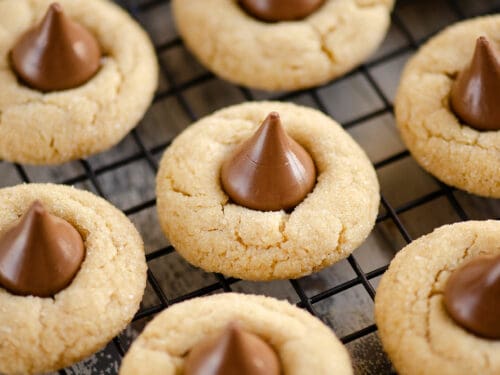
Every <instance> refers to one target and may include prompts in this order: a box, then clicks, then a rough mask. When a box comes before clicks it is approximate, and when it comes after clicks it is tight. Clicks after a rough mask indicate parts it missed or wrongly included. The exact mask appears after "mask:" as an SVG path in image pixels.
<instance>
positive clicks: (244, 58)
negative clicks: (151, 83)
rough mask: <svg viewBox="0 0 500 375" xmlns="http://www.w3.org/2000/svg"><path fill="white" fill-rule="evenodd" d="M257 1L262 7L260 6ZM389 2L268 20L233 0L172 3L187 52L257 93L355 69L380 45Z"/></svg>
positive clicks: (360, 0)
mask: <svg viewBox="0 0 500 375" xmlns="http://www.w3.org/2000/svg"><path fill="white" fill-rule="evenodd" d="M261 3H262V2H261ZM393 3H394V1H393V0H326V2H325V3H324V4H323V5H322V6H321V7H320V8H318V9H317V10H315V11H314V12H313V13H312V14H310V15H309V16H308V17H306V18H304V19H302V20H297V21H286V22H275V23H269V22H264V21H261V20H258V19H256V18H254V17H252V16H250V15H249V14H248V13H246V12H245V11H244V10H243V9H242V8H241V7H240V6H239V5H238V2H237V1H236V0H190V1H185V0H174V1H173V2H172V6H173V8H172V9H173V12H174V16H175V21H176V24H177V28H178V29H179V32H180V34H181V36H182V38H183V39H184V41H185V43H186V45H187V47H188V48H189V49H190V50H191V51H192V52H193V54H194V55H195V56H196V57H197V58H198V59H199V60H200V61H201V62H202V63H203V64H204V65H205V66H206V67H207V68H208V69H210V70H211V71H213V72H214V73H215V74H217V75H218V76H220V77H222V78H224V79H227V80H228V81H231V82H235V83H238V84H242V85H245V86H249V87H253V88H258V89H264V90H292V89H300V88H306V87H312V86H317V85H319V84H322V83H325V82H328V81H330V80H332V79H333V78H336V77H339V76H341V75H343V74H344V73H346V72H348V71H349V70H351V69H353V68H354V67H355V66H357V65H359V64H361V63H362V62H363V61H364V60H366V58H367V57H368V56H370V54H372V53H373V52H374V50H375V49H376V48H377V47H378V46H379V44H380V43H381V42H382V40H383V38H384V36H385V34H386V32H387V29H388V27H389V24H390V12H391V10H392V6H393Z"/></svg>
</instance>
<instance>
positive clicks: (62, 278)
mask: <svg viewBox="0 0 500 375" xmlns="http://www.w3.org/2000/svg"><path fill="white" fill-rule="evenodd" d="M84 257H85V246H84V243H83V239H82V237H81V235H80V233H78V231H77V230H76V229H75V228H74V227H73V226H72V225H71V224H70V223H68V222H67V221H66V220H63V219H61V218H59V217H57V216H55V215H52V214H50V213H48V212H47V211H46V210H45V208H44V206H43V205H42V203H40V202H39V201H35V202H34V203H33V204H32V205H31V206H30V208H29V209H28V211H27V212H26V213H25V214H24V215H23V216H22V217H21V219H20V220H19V222H18V223H16V224H15V225H14V226H13V227H12V228H10V229H9V230H7V231H6V232H5V233H3V235H2V236H0V286H3V287H4V288H6V289H7V290H8V291H10V292H11V293H13V294H17V295H34V296H38V297H50V296H53V295H54V294H56V293H58V292H59V291H61V290H63V289H64V288H65V287H67V286H68V285H69V284H70V283H71V281H72V280H73V278H74V276H75V275H76V273H77V272H78V270H79V269H80V265H81V264H82V262H83V259H84Z"/></svg>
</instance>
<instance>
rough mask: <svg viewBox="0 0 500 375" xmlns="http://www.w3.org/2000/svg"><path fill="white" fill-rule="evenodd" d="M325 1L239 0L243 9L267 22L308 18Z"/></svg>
mask: <svg viewBox="0 0 500 375" xmlns="http://www.w3.org/2000/svg"><path fill="white" fill-rule="evenodd" d="M324 2H325V0H239V3H240V5H241V7H242V8H243V9H244V10H245V11H246V12H248V13H249V14H250V15H252V16H253V17H255V18H258V19H260V20H262V21H266V22H278V21H293V20H300V19H302V18H305V17H307V16H308V15H310V14H311V13H313V12H314V11H315V10H316V9H318V8H319V7H320V6H321V5H323V3H324Z"/></svg>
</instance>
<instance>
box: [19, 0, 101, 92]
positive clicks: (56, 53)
mask: <svg viewBox="0 0 500 375" xmlns="http://www.w3.org/2000/svg"><path fill="white" fill-rule="evenodd" d="M11 61H12V68H13V70H14V71H15V72H16V74H17V76H18V77H19V78H20V80H21V81H22V82H23V83H25V84H27V85H28V86H30V87H31V88H34V89H36V90H39V91H43V92H48V91H57V90H67V89H71V88H75V87H78V86H80V85H82V84H84V83H85V82H87V81H88V80H89V79H91V78H92V77H93V76H94V75H95V74H96V73H97V71H98V70H99V68H100V66H101V50H100V46H99V43H98V42H97V40H96V38H95V37H94V36H93V35H92V34H91V33H90V32H89V31H88V30H87V29H86V28H85V27H83V26H82V25H80V24H79V23H77V22H75V21H73V20H71V19H70V18H69V17H67V16H66V15H65V13H64V12H63V9H62V7H61V5H59V4H58V3H53V4H51V5H50V7H49V9H48V10H47V13H46V14H45V17H44V18H43V20H42V22H41V23H40V24H38V25H36V26H35V27H33V28H31V29H29V30H28V31H27V32H26V33H24V34H23V35H22V36H21V38H20V39H19V40H18V41H17V43H16V44H15V45H14V48H13V49H12V53H11Z"/></svg>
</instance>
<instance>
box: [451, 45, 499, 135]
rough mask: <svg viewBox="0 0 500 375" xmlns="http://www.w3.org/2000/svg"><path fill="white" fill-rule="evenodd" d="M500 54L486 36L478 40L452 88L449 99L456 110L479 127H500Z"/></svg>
mask: <svg viewBox="0 0 500 375" xmlns="http://www.w3.org/2000/svg"><path fill="white" fill-rule="evenodd" d="M499 93H500V55H499V53H498V50H497V49H496V48H495V45H493V44H492V43H491V42H490V41H489V40H488V39H487V38H486V37H484V36H480V37H479V38H477V40H476V47H475V50H474V54H473V57H472V60H471V62H470V63H469V65H468V66H467V67H466V68H465V69H464V70H462V71H461V72H460V73H459V75H458V77H457V79H456V80H455V82H454V83H453V85H452V88H451V95H450V102H451V108H452V110H453V111H454V112H455V114H456V115H457V116H458V117H459V118H460V119H461V120H462V121H463V122H464V123H465V124H466V125H469V126H471V127H473V128H476V129H477V130H482V131H495V130H500V106H499V105H498V100H499V95H500V94H499Z"/></svg>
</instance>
